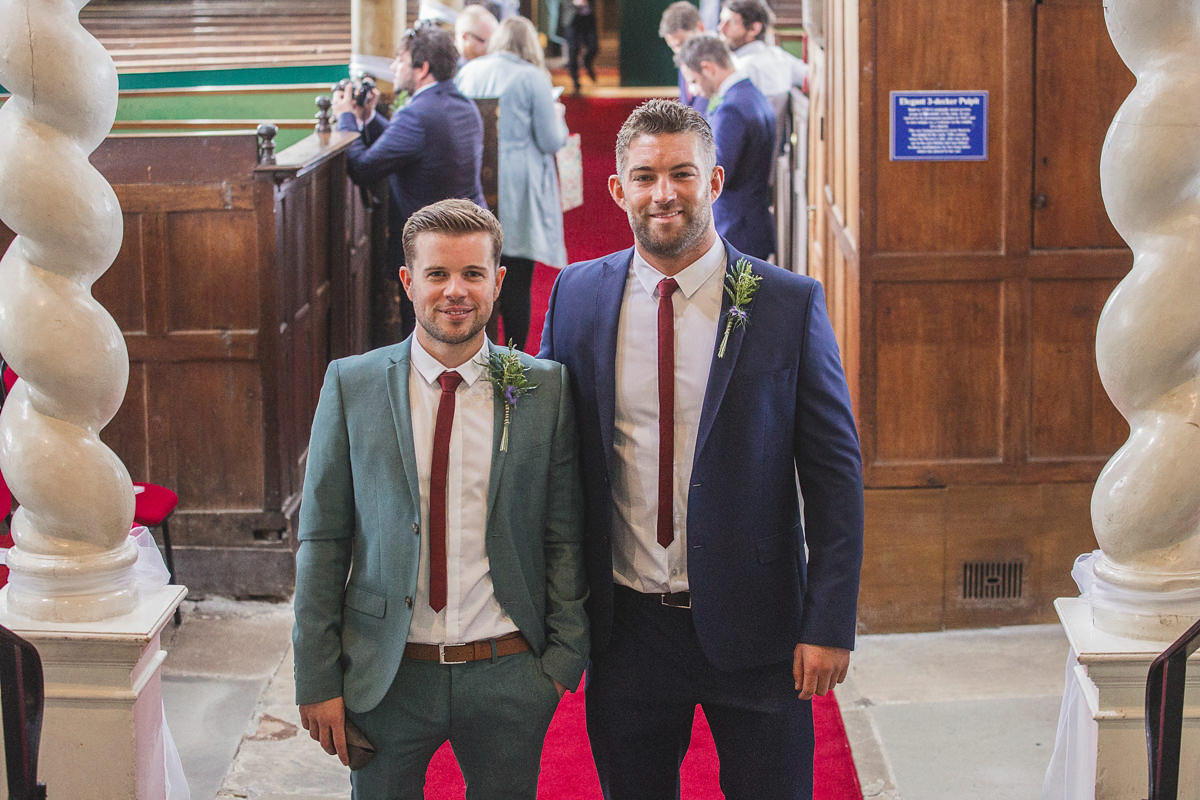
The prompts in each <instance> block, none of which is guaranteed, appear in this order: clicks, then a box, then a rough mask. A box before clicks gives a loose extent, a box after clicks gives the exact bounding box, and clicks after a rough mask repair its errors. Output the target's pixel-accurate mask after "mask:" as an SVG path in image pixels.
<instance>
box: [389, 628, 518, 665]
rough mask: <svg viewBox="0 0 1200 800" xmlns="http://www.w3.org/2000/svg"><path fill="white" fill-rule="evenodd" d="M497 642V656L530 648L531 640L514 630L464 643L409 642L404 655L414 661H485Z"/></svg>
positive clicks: (508, 654)
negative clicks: (494, 636)
mask: <svg viewBox="0 0 1200 800" xmlns="http://www.w3.org/2000/svg"><path fill="white" fill-rule="evenodd" d="M493 644H495V648H496V649H495V654H496V656H497V657H502V656H511V655H515V654H516V653H524V652H525V651H526V650H529V649H530V648H529V642H527V641H525V637H524V636H522V635H521V632H520V631H513V632H512V633H508V634H505V635H504V636H500V637H498V638H496V639H480V640H479V641H478V642H466V643H464V644H417V643H415V642H409V643H408V644H406V645H405V646H404V657H405V658H411V659H412V660H414V661H436V662H438V663H439V664H466V663H467V662H469V661H483V660H484V659H489V658H491V657H492V645H493Z"/></svg>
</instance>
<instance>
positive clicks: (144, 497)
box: [133, 481, 179, 528]
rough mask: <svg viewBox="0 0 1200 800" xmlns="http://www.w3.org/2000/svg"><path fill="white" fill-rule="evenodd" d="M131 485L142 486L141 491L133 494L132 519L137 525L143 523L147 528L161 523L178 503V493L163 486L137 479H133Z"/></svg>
mask: <svg viewBox="0 0 1200 800" xmlns="http://www.w3.org/2000/svg"><path fill="white" fill-rule="evenodd" d="M133 485H134V486H142V487H144V490H143V491H141V492H138V493H137V494H135V495H134V496H133V521H134V522H136V523H137V524H138V525H145V526H146V527H147V528H153V527H155V526H157V525H161V524H162V521H163V520H164V519H166V518H167V515H169V514H170V513H171V512H172V511H174V510H175V506H177V505H179V495H177V494H175V493H174V492H173V491H171V490H170V489H168V488H167V487H165V486H159V485H158V484H157V483H138V482H137V481H134V484H133Z"/></svg>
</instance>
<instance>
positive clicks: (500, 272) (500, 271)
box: [492, 264, 508, 302]
mask: <svg viewBox="0 0 1200 800" xmlns="http://www.w3.org/2000/svg"><path fill="white" fill-rule="evenodd" d="M507 273H508V267H506V266H504V265H503V264H501V265H500V266H498V267H496V294H495V296H494V297H492V302H495V301H496V300H499V299H500V287H501V286H503V285H504V276H505V275H506V274H507Z"/></svg>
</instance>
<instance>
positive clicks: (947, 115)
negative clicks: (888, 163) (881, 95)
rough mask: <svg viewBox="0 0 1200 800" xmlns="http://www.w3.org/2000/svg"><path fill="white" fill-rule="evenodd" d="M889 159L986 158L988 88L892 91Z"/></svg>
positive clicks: (941, 159)
mask: <svg viewBox="0 0 1200 800" xmlns="http://www.w3.org/2000/svg"><path fill="white" fill-rule="evenodd" d="M891 98H892V102H891V148H890V151H891V160H892V161H987V157H988V156H987V107H988V93H987V92H892V93H891Z"/></svg>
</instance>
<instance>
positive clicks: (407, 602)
mask: <svg viewBox="0 0 1200 800" xmlns="http://www.w3.org/2000/svg"><path fill="white" fill-rule="evenodd" d="M404 605H406V606H408V607H409V608H412V606H413V603H412V598H411V597H406V598H404Z"/></svg>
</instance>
